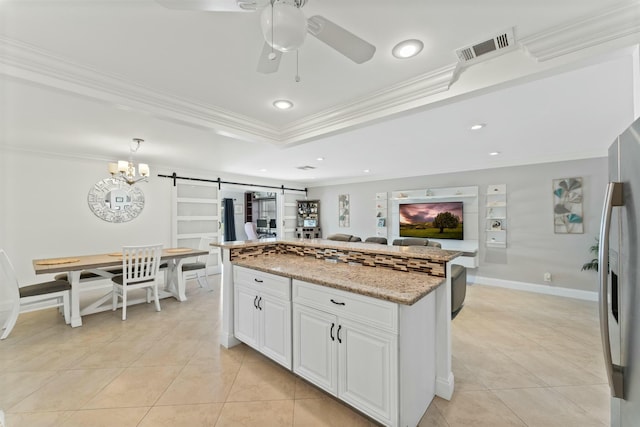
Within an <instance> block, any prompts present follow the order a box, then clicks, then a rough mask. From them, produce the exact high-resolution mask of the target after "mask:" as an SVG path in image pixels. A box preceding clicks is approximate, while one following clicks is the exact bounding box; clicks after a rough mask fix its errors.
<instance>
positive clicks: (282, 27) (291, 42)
mask: <svg viewBox="0 0 640 427" xmlns="http://www.w3.org/2000/svg"><path fill="white" fill-rule="evenodd" d="M260 25H261V26H262V34H263V36H264V39H265V40H266V42H267V43H268V44H269V45H270V46H271V47H273V48H274V49H276V50H279V51H280V52H291V51H294V50H296V49H298V48H299V47H300V46H302V43H304V39H305V38H306V36H307V18H305V16H304V13H302V10H300V8H299V7H298V6H296V4H295V3H293V2H292V1H289V0H279V1H278V0H276V1H275V2H274V3H273V5H272V6H271V7H267V8H265V9H264V10H263V11H262V15H261V17H260Z"/></svg>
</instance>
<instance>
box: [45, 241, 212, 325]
mask: <svg viewBox="0 0 640 427" xmlns="http://www.w3.org/2000/svg"><path fill="white" fill-rule="evenodd" d="M207 254H209V252H208V251H206V250H200V249H190V248H168V249H163V250H162V257H161V261H162V262H166V263H167V280H166V281H165V283H164V287H163V289H161V290H160V297H161V298H166V297H169V296H173V297H174V298H176V299H177V300H178V301H186V299H187V296H186V293H185V281H184V277H183V275H182V264H183V263H184V262H185V261H186V260H187V259H188V258H193V257H197V256H200V255H207ZM121 266H122V253H121V252H112V253H107V254H97V255H79V256H71V257H64V258H44V259H34V260H33V269H34V270H35V273H36V274H51V273H67V280H68V281H69V283H70V284H71V326H72V327H74V328H75V327H77V326H82V316H83V315H86V314H92V313H97V312H100V311H105V310H110V309H111V304H109V305H105V303H107V302H110V301H111V293H110V292H109V293H107V294H105V295H103V296H102V297H101V298H99V299H98V300H97V301H95V302H93V303H92V304H90V305H89V306H88V307H86V308H83V309H81V308H80V293H81V292H84V291H88V290H95V289H96V287H95V286H91V285H90V284H89V283H88V282H85V281H81V280H80V273H82V272H83V271H86V272H90V273H93V274H94V275H95V277H93V278H91V280H92V281H93V280H100V279H109V278H111V277H113V276H114V274H113V273H112V272H109V269H113V268H115V267H121ZM103 282H104V280H103ZM109 286H110V283H109V285H108V286H107V285H105V284H104V283H103V284H102V286H101V287H102V288H107V287H109ZM145 301H146V300H145ZM132 302H133V303H136V302H138V301H132Z"/></svg>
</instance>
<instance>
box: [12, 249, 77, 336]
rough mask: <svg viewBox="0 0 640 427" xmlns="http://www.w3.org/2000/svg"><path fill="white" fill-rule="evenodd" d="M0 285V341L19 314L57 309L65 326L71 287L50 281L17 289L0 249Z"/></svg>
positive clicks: (15, 278)
mask: <svg viewBox="0 0 640 427" xmlns="http://www.w3.org/2000/svg"><path fill="white" fill-rule="evenodd" d="M0 282H1V283H0V287H1V288H2V294H4V298H3V299H2V301H0V310H1V311H6V312H8V316H7V317H6V320H5V321H4V322H3V324H2V329H3V330H4V331H3V332H2V335H1V336H0V339H1V340H3V339H5V338H7V337H8V336H9V334H10V333H11V331H12V330H13V327H14V326H15V325H16V321H17V320H18V315H19V314H20V313H28V312H30V311H36V310H43V309H45V308H53V307H58V308H60V307H61V308H62V313H63V315H64V321H65V322H66V323H67V324H69V320H70V307H71V302H70V297H71V292H70V290H71V285H70V284H69V282H67V281H66V280H52V281H50V282H43V283H37V284H34V285H29V286H23V287H20V285H19V284H18V278H17V277H16V273H15V270H14V269H13V265H11V261H10V260H9V257H8V256H7V254H6V252H5V251H4V250H2V249H0Z"/></svg>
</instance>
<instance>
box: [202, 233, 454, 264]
mask: <svg viewBox="0 0 640 427" xmlns="http://www.w3.org/2000/svg"><path fill="white" fill-rule="evenodd" d="M273 244H280V245H282V244H284V245H287V244H290V245H297V246H307V247H314V248H329V249H337V250H352V251H358V252H365V253H373V254H385V255H396V256H406V257H407V258H418V259H432V260H434V261H446V262H448V261H451V260H452V259H454V258H456V257H458V256H460V255H462V252H460V251H451V250H444V249H439V248H435V247H431V246H388V245H380V244H377V243H363V242H339V241H335V240H326V239H290V240H281V239H262V240H244V241H241V240H240V241H235V242H223V243H212V244H211V245H212V246H217V247H220V248H224V249H236V248H248V247H252V246H263V245H273Z"/></svg>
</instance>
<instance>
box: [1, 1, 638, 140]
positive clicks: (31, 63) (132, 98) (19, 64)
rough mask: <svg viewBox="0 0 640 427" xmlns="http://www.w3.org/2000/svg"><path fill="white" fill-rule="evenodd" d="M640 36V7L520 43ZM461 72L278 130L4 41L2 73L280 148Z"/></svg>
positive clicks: (420, 96)
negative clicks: (276, 145) (275, 145)
mask: <svg viewBox="0 0 640 427" xmlns="http://www.w3.org/2000/svg"><path fill="white" fill-rule="evenodd" d="M635 35H638V37H636V38H635V39H634V40H636V41H635V42H636V43H637V42H638V41H640V1H633V2H626V3H623V4H618V5H617V6H614V7H611V8H608V9H606V10H601V11H599V12H597V13H594V14H592V15H590V16H587V17H583V18H581V19H578V20H575V21H572V22H569V23H567V24H564V25H561V26H558V27H555V28H551V29H549V30H547V31H544V32H540V33H538V34H534V35H532V36H528V37H524V38H522V39H521V40H520V43H521V45H522V46H523V47H524V48H525V49H526V50H527V52H528V53H529V54H530V55H531V56H532V57H533V58H535V59H536V60H538V61H546V60H549V59H553V58H557V57H560V56H564V55H568V54H572V53H574V52H578V51H580V50H583V49H587V48H590V47H593V46H596V45H599V44H603V43H606V42H611V41H613V40H616V39H621V38H625V37H626V38H629V37H631V38H632V39H633V37H634V36H635ZM630 41H632V42H633V40H630ZM625 42H626V41H625ZM460 70H461V66H460V63H458V62H456V63H454V64H450V65H447V66H445V67H442V68H440V69H437V70H433V71H430V72H428V73H425V74H422V75H419V76H417V77H414V78H412V79H409V80H406V81H403V82H400V83H397V84H395V85H392V86H389V87H386V88H383V89H381V90H378V91H376V92H374V93H371V94H367V95H365V96H362V97H360V98H357V99H354V100H351V101H349V102H346V103H343V104H340V105H337V106H334V107H332V108H329V109H326V110H324V111H320V112H318V113H316V114H313V115H310V116H307V117H304V118H302V119H300V120H297V121H295V122H291V123H289V124H287V125H285V126H283V127H277V126H273V125H270V124H268V123H264V122H261V121H258V120H255V119H253V118H250V117H247V116H243V115H240V114H236V113H233V112H231V111H228V110H224V109H222V108H219V107H216V106H212V105H206V104H204V103H201V102H196V101H192V100H188V99H183V98H179V97H176V96H173V95H170V94H167V93H163V92H159V91H156V90H153V89H150V88H148V87H145V86H143V85H141V84H138V83H134V82H130V81H127V80H125V79H124V78H123V77H121V76H119V75H115V74H109V73H105V72H104V71H101V70H98V69H95V68H92V67H89V66H86V65H83V64H79V63H76V62H73V61H70V60H68V59H66V58H62V57H60V56H57V55H54V54H52V53H50V52H48V51H46V50H44V49H41V48H39V47H37V46H34V45H31V44H28V43H24V42H22V41H18V40H15V39H11V38H8V37H5V36H1V35H0V74H5V75H7V76H11V77H14V78H17V79H21V80H25V81H30V82H34V83H37V84H41V85H44V86H48V87H53V88H56V89H60V90H65V91H68V92H71V93H75V94H78V95H81V96H86V97H89V98H92V99H99V100H102V101H106V102H108V103H111V104H114V105H116V106H125V108H132V109H137V110H141V111H146V112H149V113H151V114H153V115H156V116H159V117H163V118H165V119H169V120H174V121H178V122H182V123H187V124H190V125H196V126H201V127H205V128H208V129H212V130H213V131H214V132H216V133H217V134H219V135H222V136H228V137H232V138H236V139H243V140H250V141H258V142H270V143H273V144H278V145H287V144H292V143H300V142H304V141H306V140H310V139H313V138H317V137H319V136H321V135H326V134H329V133H334V132H337V131H340V130H344V129H347V128H351V127H355V126H359V125H362V124H364V123H367V122H371V121H375V120H380V119H382V118H384V117H387V116H391V115H394V114H398V113H401V112H405V111H408V110H411V109H415V108H419V107H423V106H425V105H427V104H429V103H431V102H433V99H434V98H433V95H437V94H439V93H442V92H445V91H448V90H449V89H450V87H451V85H452V84H453V82H454V81H455V80H456V78H457V77H458V74H459V72H460Z"/></svg>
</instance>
